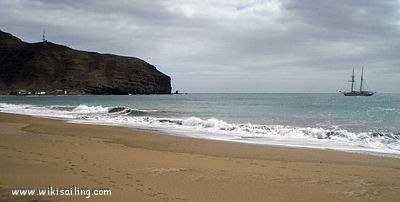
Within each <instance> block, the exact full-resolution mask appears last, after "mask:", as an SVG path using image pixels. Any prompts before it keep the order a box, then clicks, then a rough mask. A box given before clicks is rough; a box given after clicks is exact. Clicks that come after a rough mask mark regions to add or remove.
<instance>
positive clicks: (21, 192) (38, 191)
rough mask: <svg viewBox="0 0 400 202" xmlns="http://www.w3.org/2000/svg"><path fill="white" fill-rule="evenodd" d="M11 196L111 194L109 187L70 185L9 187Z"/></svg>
mask: <svg viewBox="0 0 400 202" xmlns="http://www.w3.org/2000/svg"><path fill="white" fill-rule="evenodd" d="M11 194H12V195H13V196H84V197H86V198H90V197H91V196H111V189H110V188H92V189H88V188H80V187H76V186H71V187H69V188H59V187H53V186H48V187H43V188H11Z"/></svg>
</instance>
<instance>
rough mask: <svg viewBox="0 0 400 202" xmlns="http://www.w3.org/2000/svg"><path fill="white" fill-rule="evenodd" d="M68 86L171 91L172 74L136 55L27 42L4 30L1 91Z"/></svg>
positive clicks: (80, 90) (74, 90)
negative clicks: (88, 50) (129, 55)
mask: <svg viewBox="0 0 400 202" xmlns="http://www.w3.org/2000/svg"><path fill="white" fill-rule="evenodd" d="M20 89H25V90H28V91H32V92H38V91H46V92H54V91H55V90H63V91H64V90H67V91H68V92H69V93H70V94H169V93H170V92H171V83H170V77H169V76H167V75H165V74H163V73H162V72H160V71H158V70H157V69H156V67H154V66H153V65H151V64H149V63H147V62H145V61H144V60H141V59H139V58H135V57H123V56H117V55H112V54H100V53H94V52H86V51H79V50H74V49H71V48H69V47H66V46H63V45H59V44H54V43H51V42H40V43H26V42H23V41H22V40H21V39H19V38H17V37H15V36H12V35H11V34H9V33H5V32H2V31H0V92H3V93H9V92H13V91H14V92H16V91H18V90H20Z"/></svg>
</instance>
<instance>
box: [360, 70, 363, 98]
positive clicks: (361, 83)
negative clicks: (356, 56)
mask: <svg viewBox="0 0 400 202" xmlns="http://www.w3.org/2000/svg"><path fill="white" fill-rule="evenodd" d="M363 74H364V67H362V69H361V82H360V93H361V92H362V85H363V80H364V76H363Z"/></svg>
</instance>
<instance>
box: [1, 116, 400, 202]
mask: <svg viewBox="0 0 400 202" xmlns="http://www.w3.org/2000/svg"><path fill="white" fill-rule="evenodd" d="M0 128H1V130H0V162H1V164H0V171H1V172H0V201H32V200H39V201H41V200H44V201H59V200H63V201H163V200H167V201H399V200H400V195H399V194H398V193H399V192H400V159H396V158H385V157H377V156H370V155H362V154H353V153H345V152H339V151H332V150H317V149H302V148H287V147H275V146H260V145H250V144H240V143H229V142H220V141H212V140H202V139H193V138H185V137H177V136H172V135H163V134H157V133H152V132H148V131H141V130H133V129H129V128H122V127H112V126H98V125H84V124H72V123H66V122H64V121H60V120H53V119H44V118H34V117H31V116H23V115H14V114H6V113H0ZM49 185H50V186H54V187H69V186H78V187H86V188H100V187H102V188H110V189H111V190H112V195H111V196H91V197H90V198H89V199H86V198H85V197H84V196H51V197H43V196H34V197H28V196H24V197H23V196H12V195H11V193H10V188H12V187H25V188H35V187H37V188H41V187H46V186H49Z"/></svg>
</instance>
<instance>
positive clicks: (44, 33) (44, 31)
mask: <svg viewBox="0 0 400 202" xmlns="http://www.w3.org/2000/svg"><path fill="white" fill-rule="evenodd" d="M42 41H43V42H47V40H46V30H44V29H43V36H42Z"/></svg>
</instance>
